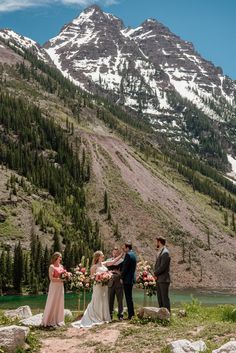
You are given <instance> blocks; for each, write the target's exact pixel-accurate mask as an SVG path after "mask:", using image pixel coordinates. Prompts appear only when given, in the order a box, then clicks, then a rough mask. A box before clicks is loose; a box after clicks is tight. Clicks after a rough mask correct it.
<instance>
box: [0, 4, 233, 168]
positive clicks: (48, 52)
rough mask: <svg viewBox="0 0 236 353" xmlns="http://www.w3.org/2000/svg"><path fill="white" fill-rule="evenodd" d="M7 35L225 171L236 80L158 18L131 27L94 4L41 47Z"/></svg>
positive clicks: (3, 34)
mask: <svg viewBox="0 0 236 353" xmlns="http://www.w3.org/2000/svg"><path fill="white" fill-rule="evenodd" d="M1 38H2V39H3V40H5V41H7V42H9V43H10V45H11V46H14V47H15V48H17V49H18V50H20V51H24V50H25V49H27V50H30V51H32V52H33V53H34V54H36V55H37V57H38V58H39V59H41V60H43V61H45V62H49V63H50V64H52V63H54V65H55V66H56V67H57V68H58V69H59V70H60V71H61V72H62V73H63V75H64V76H65V77H68V78H69V79H70V80H71V81H73V82H74V83H75V84H76V85H79V86H80V87H82V88H83V89H85V90H87V91H88V92H91V93H95V94H98V95H103V96H106V97H109V99H110V100H112V101H113V102H115V103H118V104H120V105H121V106H123V107H125V108H126V109H127V110H129V112H131V113H132V112H133V113H134V114H135V116H136V118H137V119H139V118H144V119H146V120H147V121H149V122H150V123H151V125H152V127H153V131H157V132H158V133H161V134H163V135H165V137H166V138H167V139H169V140H172V141H175V142H179V141H180V142H181V144H184V146H185V145H188V147H190V149H191V150H194V151H195V152H196V153H197V154H198V155H201V156H202V157H203V158H204V159H207V160H209V159H210V160H211V163H212V164H213V165H218V164H217V163H218V162H216V159H217V158H221V160H222V161H223V165H224V166H225V167H224V169H225V170H226V169H227V163H228V159H227V154H228V155H230V156H231V155H232V156H233V157H235V156H236V133H235V132H236V131H235V121H236V81H233V80H231V79H230V78H229V77H227V76H225V75H224V74H223V71H222V69H221V68H219V67H215V66H214V65H213V64H212V63H211V62H209V61H207V60H205V59H204V58H202V57H201V56H200V55H199V54H198V53H197V52H196V51H195V49H194V46H193V45H192V43H190V42H187V41H184V40H182V39H181V38H180V37H178V36H177V35H175V34H173V33H172V32H171V31H170V30H169V29H168V28H167V27H165V26H164V25H162V24H161V23H159V22H158V21H157V20H153V19H148V20H146V21H145V22H144V23H142V24H141V25H140V26H139V27H137V28H135V29H131V28H126V27H125V26H124V24H123V22H122V21H121V20H120V19H119V18H117V17H115V16H113V15H111V14H108V13H105V12H103V11H102V10H101V9H100V8H99V7H98V6H96V5H94V6H91V7H89V8H87V9H86V10H84V11H83V12H81V14H80V15H79V16H78V17H77V18H75V19H74V20H73V21H72V22H71V23H69V24H67V25H65V26H64V27H63V28H62V30H61V32H60V33H59V34H58V36H56V37H55V38H53V39H51V40H49V41H48V42H47V43H45V45H44V47H43V48H42V47H41V46H40V45H39V44H37V43H36V42H34V41H32V40H31V39H29V38H25V37H23V36H20V35H18V34H16V33H15V32H13V31H11V30H1V31H0V39H1ZM218 156H220V157H218ZM228 165H229V164H228Z"/></svg>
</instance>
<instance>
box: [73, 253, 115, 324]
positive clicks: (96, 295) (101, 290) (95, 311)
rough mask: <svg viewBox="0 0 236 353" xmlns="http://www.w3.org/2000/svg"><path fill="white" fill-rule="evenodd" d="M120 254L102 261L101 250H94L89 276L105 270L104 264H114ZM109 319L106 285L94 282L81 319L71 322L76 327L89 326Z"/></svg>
mask: <svg viewBox="0 0 236 353" xmlns="http://www.w3.org/2000/svg"><path fill="white" fill-rule="evenodd" d="M121 257H122V254H120V255H119V256H117V257H116V258H115V259H114V260H112V261H105V262H104V255H103V253H102V251H96V252H95V253H94V255H93V266H92V267H91V269H90V273H91V276H95V275H96V274H97V273H102V272H107V271H108V269H107V267H106V266H112V265H114V264H115V263H116V262H117V261H118V260H120V259H121ZM110 321H111V316H110V311H109V302H108V286H102V284H95V285H94V286H93V294H92V300H91V302H90V303H89V305H88V307H87V309H86V310H85V312H84V315H83V317H82V319H81V320H79V321H75V322H73V323H72V326H73V327H76V328H85V327H86V328H89V327H92V326H94V325H99V324H103V323H107V322H110Z"/></svg>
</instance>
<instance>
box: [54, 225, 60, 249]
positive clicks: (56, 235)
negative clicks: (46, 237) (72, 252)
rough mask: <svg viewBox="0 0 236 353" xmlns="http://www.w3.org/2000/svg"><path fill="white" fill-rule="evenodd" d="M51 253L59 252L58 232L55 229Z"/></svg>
mask: <svg viewBox="0 0 236 353" xmlns="http://www.w3.org/2000/svg"><path fill="white" fill-rule="evenodd" d="M53 251H54V252H55V251H59V252H61V242H60V236H59V233H58V231H57V230H56V229H55V231H54V235H53Z"/></svg>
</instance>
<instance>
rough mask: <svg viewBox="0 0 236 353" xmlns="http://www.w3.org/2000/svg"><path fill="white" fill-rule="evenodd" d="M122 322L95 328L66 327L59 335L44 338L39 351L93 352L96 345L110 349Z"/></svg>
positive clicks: (49, 352) (60, 352)
mask: <svg viewBox="0 0 236 353" xmlns="http://www.w3.org/2000/svg"><path fill="white" fill-rule="evenodd" d="M121 326H124V324H123V323H122V324H119V325H117V324H112V325H109V326H104V325H103V326H102V327H99V328H95V329H90V330H88V329H79V330H78V329H76V328H71V327H70V328H68V329H67V330H66V331H64V332H62V333H61V334H60V335H57V336H56V333H55V335H53V336H52V337H47V338H44V339H43V341H42V347H41V350H40V353H52V352H54V351H55V350H56V351H57V352H58V353H64V352H70V353H93V352H95V351H97V349H98V347H99V348H101V347H102V348H103V351H105V350H106V349H107V352H108V351H109V352H110V351H111V350H112V348H114V347H115V345H116V342H117V340H118V338H119V335H120V328H121Z"/></svg>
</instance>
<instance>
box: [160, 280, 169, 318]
mask: <svg viewBox="0 0 236 353" xmlns="http://www.w3.org/2000/svg"><path fill="white" fill-rule="evenodd" d="M169 286H170V283H165V282H164V283H159V282H157V300H158V304H159V307H160V308H166V309H168V310H169V312H170V298H169Z"/></svg>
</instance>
